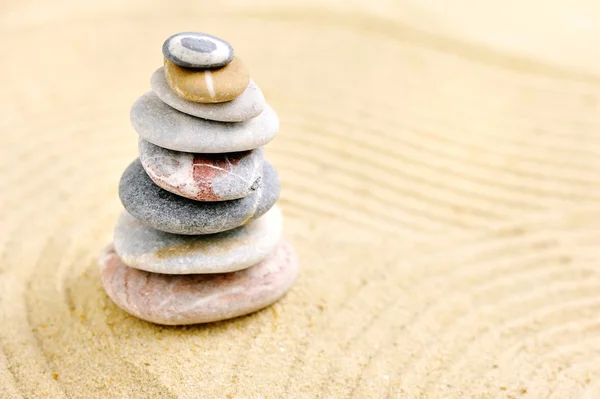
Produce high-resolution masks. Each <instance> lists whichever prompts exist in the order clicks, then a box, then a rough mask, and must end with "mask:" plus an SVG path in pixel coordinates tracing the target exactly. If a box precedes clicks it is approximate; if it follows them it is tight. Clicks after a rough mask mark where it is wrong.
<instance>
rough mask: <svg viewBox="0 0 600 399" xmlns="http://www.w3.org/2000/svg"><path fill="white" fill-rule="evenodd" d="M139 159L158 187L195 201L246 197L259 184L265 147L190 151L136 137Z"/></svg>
mask: <svg viewBox="0 0 600 399" xmlns="http://www.w3.org/2000/svg"><path fill="white" fill-rule="evenodd" d="M138 147H139V153H140V161H141V163H142V166H143V167H144V170H145V171H146V173H147V174H148V176H150V178H151V179H152V181H153V182H154V183H155V184H156V185H157V186H159V187H161V188H163V189H165V190H167V191H170V192H172V193H174V194H177V195H181V196H182V197H186V198H190V199H193V200H197V201H227V200H233V199H238V198H243V197H247V196H248V195H250V194H252V192H253V191H255V190H256V189H258V187H260V181H261V178H262V171H263V161H264V150H263V148H257V149H255V150H251V151H242V152H234V153H225V154H192V153H188V152H180V151H173V150H168V149H166V148H162V147H159V146H156V145H154V144H152V143H150V142H148V141H146V140H144V139H141V138H140V140H139V145H138Z"/></svg>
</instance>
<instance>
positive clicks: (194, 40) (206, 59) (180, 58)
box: [162, 32, 233, 69]
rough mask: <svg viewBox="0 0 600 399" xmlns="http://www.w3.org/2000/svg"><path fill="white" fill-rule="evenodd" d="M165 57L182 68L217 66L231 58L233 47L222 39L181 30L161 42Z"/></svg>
mask: <svg viewBox="0 0 600 399" xmlns="http://www.w3.org/2000/svg"><path fill="white" fill-rule="evenodd" d="M162 52H163V54H164V56H165V58H166V59H168V60H169V61H171V62H172V63H174V64H176V65H179V66H181V67H184V68H204V69H206V68H218V67H222V66H224V65H227V64H229V63H230V62H231V60H233V47H231V44H229V43H227V42H226V41H225V40H223V39H219V38H218V37H215V36H212V35H208V34H206V33H199V32H182V33H177V34H175V35H173V36H171V37H169V38H168V39H167V40H165V42H164V43H163V47H162Z"/></svg>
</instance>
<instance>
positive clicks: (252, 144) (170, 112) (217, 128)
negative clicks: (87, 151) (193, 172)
mask: <svg viewBox="0 0 600 399" xmlns="http://www.w3.org/2000/svg"><path fill="white" fill-rule="evenodd" d="M130 118H131V124H132V125H133V128H134V129H135V131H136V132H137V133H138V134H139V135H140V136H141V137H143V138H144V139H146V140H148V141H149V142H151V143H153V144H156V145H157V146H159V147H163V148H168V149H170V150H175V151H183V152H196V153H223V152H236V151H246V150H252V149H254V148H258V147H262V146H264V145H265V144H267V143H268V142H269V141H271V140H273V138H274V137H275V135H276V134H277V132H278V131H279V118H278V117H277V114H276V113H275V111H274V110H273V109H272V108H271V107H269V105H266V106H265V109H264V111H263V112H262V113H261V114H260V115H259V116H257V117H256V118H252V119H249V120H247V121H244V122H237V123H235V122H217V121H210V120H207V119H201V118H196V117H193V116H190V115H187V114H184V113H183V112H179V111H177V110H176V109H174V108H171V107H170V106H168V105H167V104H165V103H164V102H162V101H161V100H160V98H159V97H158V96H157V95H156V94H154V93H153V92H151V91H150V92H148V93H146V94H144V95H143V96H141V97H140V98H138V99H137V101H136V102H135V103H134V104H133V107H132V108H131V113H130Z"/></svg>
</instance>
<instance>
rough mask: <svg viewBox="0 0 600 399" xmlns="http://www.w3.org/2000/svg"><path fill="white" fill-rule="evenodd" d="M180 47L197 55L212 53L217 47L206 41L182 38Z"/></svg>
mask: <svg viewBox="0 0 600 399" xmlns="http://www.w3.org/2000/svg"><path fill="white" fill-rule="evenodd" d="M181 45H182V46H183V47H185V48H187V49H190V50H192V51H196V52H198V53H212V52H213V51H215V50H216V49H217V45H216V44H214V43H213V42H211V41H210V40H206V39H197V38H195V37H184V38H183V39H181Z"/></svg>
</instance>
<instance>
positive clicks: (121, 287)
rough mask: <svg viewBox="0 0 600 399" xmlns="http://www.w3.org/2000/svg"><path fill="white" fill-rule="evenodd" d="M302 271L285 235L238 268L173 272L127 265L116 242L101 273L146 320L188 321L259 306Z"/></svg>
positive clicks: (111, 292)
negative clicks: (262, 255)
mask: <svg viewBox="0 0 600 399" xmlns="http://www.w3.org/2000/svg"><path fill="white" fill-rule="evenodd" d="M297 273H298V260H297V258H296V255H295V253H294V250H293V248H292V247H291V245H290V244H289V243H287V241H285V240H284V239H283V238H282V239H281V240H280V241H279V243H278V244H277V247H276V248H275V249H274V250H273V251H272V252H271V253H270V254H269V256H268V257H267V258H266V259H264V260H263V261H262V262H260V263H258V264H257V265H254V266H252V267H250V268H248V269H244V270H241V271H238V272H233V273H219V274H187V275H179V276H176V275H170V274H158V273H150V272H146V271H143V270H138V269H134V268H133V267H128V266H126V265H125V264H124V263H123V261H121V259H120V258H119V256H118V255H117V253H116V251H115V249H114V246H113V245H110V246H108V247H107V248H106V249H105V250H104V252H103V253H102V255H101V257H100V278H101V280H102V284H103V285H104V289H105V291H106V293H107V294H108V296H109V297H110V298H111V299H112V300H113V302H114V303H115V304H116V305H117V306H118V307H120V308H121V309H123V310H124V311H126V312H127V313H129V314H131V315H133V316H135V317H138V318H140V319H142V320H146V321H150V322H153V323H158V324H165V325H185V324H197V323H208V322H212V321H218V320H226V319H230V318H233V317H237V316H242V315H245V314H248V313H252V312H255V311H257V310H259V309H262V308H264V307H266V306H269V305H270V304H272V303H273V302H275V301H277V300H278V299H280V298H281V297H283V296H284V295H285V293H286V292H287V291H288V290H289V289H290V287H291V286H292V284H293V283H294V280H295V279H296V275H297Z"/></svg>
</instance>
